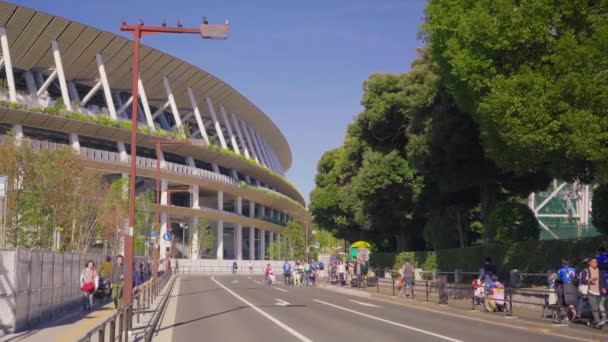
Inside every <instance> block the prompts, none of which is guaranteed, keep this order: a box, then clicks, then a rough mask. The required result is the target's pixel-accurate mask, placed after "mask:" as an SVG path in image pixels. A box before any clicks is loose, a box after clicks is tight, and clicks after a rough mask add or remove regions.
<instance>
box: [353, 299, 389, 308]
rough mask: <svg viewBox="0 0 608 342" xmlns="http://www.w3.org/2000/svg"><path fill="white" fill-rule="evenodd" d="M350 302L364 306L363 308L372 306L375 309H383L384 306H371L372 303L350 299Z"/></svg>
mask: <svg viewBox="0 0 608 342" xmlns="http://www.w3.org/2000/svg"><path fill="white" fill-rule="evenodd" d="M349 302H353V303H357V304H359V305H363V306H371V307H373V308H381V307H382V306H380V305H375V304H370V303H364V302H359V301H356V300H352V299H350V300H349Z"/></svg>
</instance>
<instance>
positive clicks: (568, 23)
mask: <svg viewBox="0 0 608 342" xmlns="http://www.w3.org/2000/svg"><path fill="white" fill-rule="evenodd" d="M426 13H427V22H426V24H425V25H424V26H423V30H424V31H425V36H426V39H427V41H428V43H429V44H430V48H431V50H430V51H431V55H432V57H433V58H434V59H435V60H436V61H437V62H438V64H439V66H440V70H441V75H442V76H444V78H445V82H446V84H447V86H448V87H449V89H450V91H451V93H452V94H453V95H454V96H455V98H456V99H457V103H458V105H459V107H460V108H463V109H464V110H465V111H469V112H471V113H473V115H474V117H475V119H476V121H477V122H478V124H479V127H480V131H481V136H482V139H483V142H484V144H483V145H484V149H485V152H486V154H487V155H488V156H489V157H490V158H491V159H492V160H494V161H495V162H496V163H497V164H498V165H499V166H500V167H501V168H503V169H506V170H511V171H515V172H517V173H525V172H530V171H543V170H549V171H551V173H552V174H553V175H555V176H558V177H560V178H563V179H572V178H573V177H580V178H581V179H585V180H589V179H590V177H591V176H593V175H594V173H595V172H599V174H600V175H603V176H605V175H606V165H607V164H606V160H608V144H606V132H607V131H608V120H607V119H608V110H607V108H608V82H606V72H607V70H608V65H607V64H606V61H607V60H608V48H607V47H608V34H607V33H608V20H606V13H608V3H606V2H605V1H568V2H560V1H516V0H504V1H499V2H487V1H476V0H431V1H429V3H428V6H427V9H426Z"/></svg>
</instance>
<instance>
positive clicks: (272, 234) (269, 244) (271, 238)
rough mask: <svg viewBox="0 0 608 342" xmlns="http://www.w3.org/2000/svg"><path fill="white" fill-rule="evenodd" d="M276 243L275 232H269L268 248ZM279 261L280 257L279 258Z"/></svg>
mask: <svg viewBox="0 0 608 342" xmlns="http://www.w3.org/2000/svg"><path fill="white" fill-rule="evenodd" d="M273 243H274V232H272V231H271V232H268V246H272V244H273ZM277 260H278V257H277Z"/></svg>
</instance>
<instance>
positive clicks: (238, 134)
mask: <svg viewBox="0 0 608 342" xmlns="http://www.w3.org/2000/svg"><path fill="white" fill-rule="evenodd" d="M232 123H233V124H234V129H235V130H236V134H237V136H238V138H239V142H240V143H241V146H242V147H243V154H244V155H245V158H247V159H251V156H250V155H249V149H248V148H247V143H245V139H243V134H242V133H241V127H240V125H239V121H238V119H237V118H236V115H235V114H234V113H232Z"/></svg>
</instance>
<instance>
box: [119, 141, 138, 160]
mask: <svg viewBox="0 0 608 342" xmlns="http://www.w3.org/2000/svg"><path fill="white" fill-rule="evenodd" d="M116 147H118V154H119V155H120V161H122V162H127V161H128V159H129V154H128V153H127V147H126V145H125V143H123V142H117V143H116ZM136 157H137V156H133V158H136Z"/></svg>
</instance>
